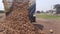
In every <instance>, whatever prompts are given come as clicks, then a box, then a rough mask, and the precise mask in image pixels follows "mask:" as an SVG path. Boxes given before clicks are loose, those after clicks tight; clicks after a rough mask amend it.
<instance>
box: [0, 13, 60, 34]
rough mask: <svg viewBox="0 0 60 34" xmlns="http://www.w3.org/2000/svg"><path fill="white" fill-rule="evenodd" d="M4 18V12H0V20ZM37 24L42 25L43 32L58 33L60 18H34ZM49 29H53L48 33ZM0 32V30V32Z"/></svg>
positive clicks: (59, 33)
mask: <svg viewBox="0 0 60 34" xmlns="http://www.w3.org/2000/svg"><path fill="white" fill-rule="evenodd" d="M4 18H5V14H2V15H1V14H0V22H1V21H3V20H4ZM36 22H37V24H41V25H43V26H44V28H43V30H44V32H45V34H60V19H43V18H36ZM50 29H52V30H53V33H50ZM1 33H2V32H0V34H1Z"/></svg>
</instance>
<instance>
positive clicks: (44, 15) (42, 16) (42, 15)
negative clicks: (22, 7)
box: [36, 14, 60, 19]
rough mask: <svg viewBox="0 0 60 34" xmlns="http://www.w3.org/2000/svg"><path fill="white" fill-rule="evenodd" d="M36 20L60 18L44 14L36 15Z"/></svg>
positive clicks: (59, 17)
mask: <svg viewBox="0 0 60 34" xmlns="http://www.w3.org/2000/svg"><path fill="white" fill-rule="evenodd" d="M36 16H37V17H38V18H46V19H60V16H54V15H53V16H52V15H46V14H37V15H36Z"/></svg>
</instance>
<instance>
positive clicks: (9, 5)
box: [3, 0, 36, 22]
mask: <svg viewBox="0 0 60 34" xmlns="http://www.w3.org/2000/svg"><path fill="white" fill-rule="evenodd" d="M19 1H20V2H27V1H29V9H28V10H29V19H30V21H31V22H36V16H35V10H36V1H35V0H19ZM13 2H17V1H16V0H3V4H4V8H5V14H6V16H8V15H9V13H10V12H11V10H12V9H13Z"/></svg>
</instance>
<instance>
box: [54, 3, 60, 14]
mask: <svg viewBox="0 0 60 34" xmlns="http://www.w3.org/2000/svg"><path fill="white" fill-rule="evenodd" d="M54 9H56V14H60V4H56V5H54Z"/></svg>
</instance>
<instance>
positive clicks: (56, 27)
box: [36, 18, 60, 34]
mask: <svg viewBox="0 0 60 34" xmlns="http://www.w3.org/2000/svg"><path fill="white" fill-rule="evenodd" d="M36 20H37V23H38V24H42V25H43V26H44V32H45V34H60V19H43V18H37V19H36ZM50 30H53V33H51V32H50Z"/></svg>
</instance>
